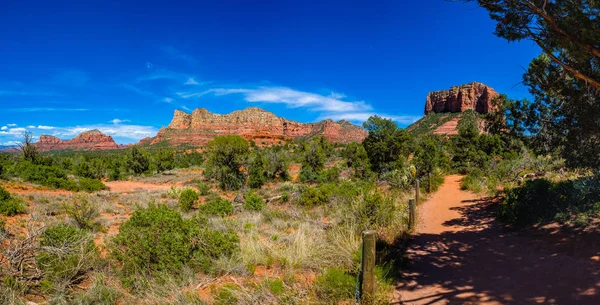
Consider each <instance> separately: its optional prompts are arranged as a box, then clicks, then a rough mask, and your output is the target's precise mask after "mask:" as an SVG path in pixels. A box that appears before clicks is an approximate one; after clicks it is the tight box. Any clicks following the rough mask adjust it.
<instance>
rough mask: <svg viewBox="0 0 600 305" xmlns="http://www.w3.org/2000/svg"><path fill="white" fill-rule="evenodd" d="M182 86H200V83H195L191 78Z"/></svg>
mask: <svg viewBox="0 0 600 305" xmlns="http://www.w3.org/2000/svg"><path fill="white" fill-rule="evenodd" d="M183 84H184V85H200V83H199V82H197V81H196V80H195V79H194V78H193V77H190V78H188V79H187V81H186V82H185V83H183Z"/></svg>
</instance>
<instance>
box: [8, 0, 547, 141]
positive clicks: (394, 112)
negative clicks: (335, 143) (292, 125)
mask: <svg viewBox="0 0 600 305" xmlns="http://www.w3.org/2000/svg"><path fill="white" fill-rule="evenodd" d="M494 28H495V23H494V22H493V21H492V20H490V19H489V17H488V14H487V12H486V11H485V10H483V9H480V8H477V7H476V6H475V5H473V4H472V3H469V4H463V3H456V2H447V1H444V0H421V1H351V0H347V1H342V0H338V1H333V0H332V1H292V0H288V1H283V0H273V1H244V0H240V1H231V0H224V1H160V2H159V1H145V2H140V1H110V0H103V1H18V0H4V1H2V4H0V50H1V52H0V67H2V68H1V69H0V106H1V107H2V110H1V112H0V145H1V144H14V143H16V141H19V140H20V138H21V135H22V133H23V131H24V130H26V129H27V130H29V131H31V132H32V133H33V135H34V136H36V137H37V136H39V135H40V134H51V135H56V136H58V137H59V138H63V139H65V138H71V137H73V136H75V135H76V134H77V133H79V132H81V131H85V130H89V129H94V128H98V129H100V130H102V131H104V132H105V133H107V134H110V135H112V136H113V137H114V138H115V140H117V142H119V143H133V142H137V141H138V140H139V139H141V138H143V137H146V136H153V135H155V133H156V132H157V130H158V129H159V128H160V127H161V126H166V125H168V124H169V122H170V119H171V117H172V114H173V111H174V110H175V109H181V110H184V111H188V112H190V111H191V110H193V109H195V108H201V107H203V108H208V109H209V110H210V111H212V112H216V113H228V112H231V111H233V110H236V109H243V108H246V107H250V106H256V107H261V108H265V109H267V110H270V111H272V112H274V113H275V114H277V115H279V116H282V117H286V118H288V119H293V120H297V121H300V122H312V121H317V120H321V119H324V118H333V119H336V120H337V119H348V120H350V121H352V122H354V123H357V124H359V123H361V122H362V121H363V120H365V119H366V118H367V117H368V116H369V115H372V114H379V115H382V116H385V117H389V118H392V119H394V120H395V121H396V122H398V124H399V125H400V126H406V125H408V124H410V123H411V122H413V121H415V120H417V119H418V118H420V117H421V116H422V114H423V108H424V104H425V97H426V95H427V93H428V92H429V91H433V90H440V89H446V88H448V87H450V86H452V85H460V84H463V83H468V82H472V81H480V82H483V83H486V84H488V85H490V86H492V87H494V88H495V89H496V90H497V91H498V92H501V93H505V94H508V95H509V96H510V97H512V98H525V97H527V96H528V93H527V89H526V88H525V87H524V86H523V85H521V84H520V81H521V75H522V74H523V72H524V68H526V67H527V65H528V63H529V61H530V60H531V59H532V58H533V57H535V56H536V55H537V54H538V53H539V50H538V49H537V47H535V46H534V45H533V43H531V42H529V41H524V42H520V43H510V44H509V43H507V42H506V41H505V40H502V39H499V38H497V37H495V36H494V35H493V34H492V32H493V30H494Z"/></svg>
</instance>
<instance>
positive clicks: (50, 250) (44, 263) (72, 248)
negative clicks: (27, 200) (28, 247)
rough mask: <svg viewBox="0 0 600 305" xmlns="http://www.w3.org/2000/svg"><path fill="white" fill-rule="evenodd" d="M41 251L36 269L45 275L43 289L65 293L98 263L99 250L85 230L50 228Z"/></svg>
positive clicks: (43, 238) (42, 238) (60, 227)
mask: <svg viewBox="0 0 600 305" xmlns="http://www.w3.org/2000/svg"><path fill="white" fill-rule="evenodd" d="M40 246H41V251H40V253H39V254H38V255H37V265H38V268H39V269H40V270H41V271H42V274H43V281H42V282H41V286H42V289H44V290H46V291H62V290H64V289H66V288H67V287H69V286H70V285H71V284H73V283H77V282H80V281H82V280H83V279H84V278H85V274H86V273H87V272H88V271H89V270H91V269H92V267H93V266H94V263H95V261H96V259H97V255H98V253H97V251H96V246H95V245H94V242H93V240H92V239H91V238H90V236H89V235H88V234H87V233H86V232H85V231H83V230H80V229H78V228H75V227H72V226H68V225H63V224H59V225H55V226H51V227H49V228H47V229H46V231H44V233H42V235H41V236H40Z"/></svg>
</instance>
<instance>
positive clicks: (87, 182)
mask: <svg viewBox="0 0 600 305" xmlns="http://www.w3.org/2000/svg"><path fill="white" fill-rule="evenodd" d="M79 189H80V190H81V191H84V192H88V193H92V192H98V191H101V190H105V189H107V187H106V185H104V183H102V181H100V180H98V179H92V178H79Z"/></svg>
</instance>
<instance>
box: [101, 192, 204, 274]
mask: <svg viewBox="0 0 600 305" xmlns="http://www.w3.org/2000/svg"><path fill="white" fill-rule="evenodd" d="M191 229H192V228H191V227H190V224H189V223H188V222H186V221H184V220H183V218H182V217H181V214H179V212H177V211H175V210H171V209H169V208H168V207H167V206H165V205H158V206H156V205H154V204H150V206H149V207H148V208H146V209H138V210H137V211H135V212H134V214H133V215H132V216H131V218H130V219H129V220H128V221H127V222H125V223H124V224H123V225H121V227H120V229H119V234H118V235H117V236H116V237H115V238H114V240H113V241H114V244H115V249H114V251H113V256H114V257H115V258H116V259H117V260H119V261H121V262H122V263H123V269H124V270H125V271H126V272H129V271H135V270H138V269H139V270H157V271H161V270H169V271H172V270H178V269H179V268H181V266H182V265H183V263H185V262H187V261H188V260H189V258H190V252H191V250H192V247H193V246H192V244H191V242H190V239H191V238H190V235H191V232H192V230H191Z"/></svg>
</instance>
